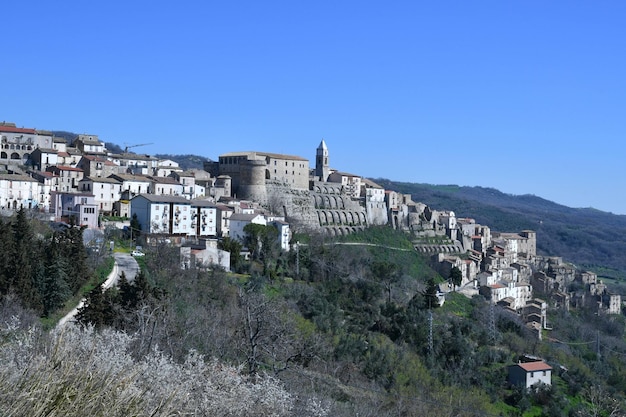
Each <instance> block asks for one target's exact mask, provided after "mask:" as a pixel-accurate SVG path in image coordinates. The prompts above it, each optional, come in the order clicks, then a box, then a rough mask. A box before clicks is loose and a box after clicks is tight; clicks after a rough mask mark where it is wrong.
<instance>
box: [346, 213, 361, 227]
mask: <svg viewBox="0 0 626 417" xmlns="http://www.w3.org/2000/svg"><path fill="white" fill-rule="evenodd" d="M347 217H348V223H350V224H359V223H360V222H359V221H358V220H354V213H353V212H351V211H349V212H348V215H347Z"/></svg>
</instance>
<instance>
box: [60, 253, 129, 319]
mask: <svg viewBox="0 0 626 417" xmlns="http://www.w3.org/2000/svg"><path fill="white" fill-rule="evenodd" d="M113 258H114V259H115V264H114V265H113V270H112V271H111V273H110V274H109V276H108V277H107V279H106V281H104V284H102V287H103V288H104V289H107V288H111V287H113V286H114V285H115V284H117V280H118V279H119V277H120V274H121V273H122V272H124V274H125V275H126V279H128V280H129V281H132V280H133V279H135V275H137V272H139V264H137V261H136V260H135V258H133V257H132V256H130V255H129V254H127V253H114V254H113ZM84 304H85V299H84V298H83V299H82V300H80V303H78V305H77V306H76V307H75V308H74V309H73V310H72V311H70V312H69V313H67V314H66V315H65V317H63V318H62V319H61V320H59V323H58V324H57V329H58V328H61V327H63V325H65V323H67V322H68V321H73V320H74V316H75V315H76V313H78V309H79V308H81V307H82V306H83V305H84Z"/></svg>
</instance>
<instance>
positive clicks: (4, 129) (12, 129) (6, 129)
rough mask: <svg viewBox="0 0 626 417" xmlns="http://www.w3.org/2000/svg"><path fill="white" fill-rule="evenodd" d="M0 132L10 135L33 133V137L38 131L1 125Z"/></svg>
mask: <svg viewBox="0 0 626 417" xmlns="http://www.w3.org/2000/svg"><path fill="white" fill-rule="evenodd" d="M0 132H10V133H31V134H33V135H36V134H37V131H36V130H35V129H25V128H23V127H13V126H6V125H4V126H3V125H2V124H0Z"/></svg>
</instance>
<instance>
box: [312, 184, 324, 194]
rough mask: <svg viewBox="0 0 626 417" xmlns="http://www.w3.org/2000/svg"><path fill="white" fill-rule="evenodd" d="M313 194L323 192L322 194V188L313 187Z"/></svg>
mask: <svg viewBox="0 0 626 417" xmlns="http://www.w3.org/2000/svg"><path fill="white" fill-rule="evenodd" d="M313 192H315V193H321V192H322V190H321V188H320V186H319V185H316V186H315V187H313Z"/></svg>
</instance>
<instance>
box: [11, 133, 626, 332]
mask: <svg viewBox="0 0 626 417" xmlns="http://www.w3.org/2000/svg"><path fill="white" fill-rule="evenodd" d="M0 137H1V149H0V162H1V163H2V165H3V168H4V169H2V173H1V174H0V208H1V209H2V212H3V213H4V214H5V215H7V214H11V212H14V211H15V210H18V209H22V208H24V209H28V210H32V211H36V212H38V213H42V214H44V215H46V216H47V218H49V220H51V221H55V222H65V223H68V224H69V223H72V224H78V225H81V226H84V227H86V228H88V229H93V230H102V229H103V228H105V227H106V226H107V222H106V221H105V220H104V219H106V218H108V217H115V218H123V219H126V222H125V223H123V224H128V223H129V221H130V219H135V220H136V222H137V224H138V225H139V227H138V229H139V230H137V231H136V232H139V231H140V232H141V234H142V236H143V237H144V238H145V243H146V245H148V246H150V245H155V244H157V243H159V242H167V243H168V244H172V245H176V246H178V247H180V249H181V266H182V267H184V268H197V267H206V266H208V265H220V266H221V267H223V268H225V269H228V268H229V265H230V254H229V253H228V252H225V251H223V250H220V249H218V244H217V242H218V241H219V239H222V238H224V237H229V238H232V239H237V240H240V241H241V242H243V241H244V236H245V231H244V228H245V227H246V226H247V225H248V224H259V225H266V226H267V225H271V226H274V227H275V228H276V229H277V230H278V239H279V242H278V243H279V245H280V248H281V249H282V250H284V251H289V250H292V249H293V248H294V246H295V245H296V242H294V241H293V239H292V236H293V233H294V232H318V233H324V234H327V235H330V236H342V235H347V234H351V233H354V232H356V231H359V230H363V229H364V228H367V227H371V226H384V225H388V226H390V227H393V228H395V229H398V230H402V231H405V232H407V233H410V234H411V236H412V237H413V242H414V247H415V249H416V250H417V251H419V252H421V253H424V254H425V255H427V256H429V257H430V259H431V261H432V266H433V268H434V269H435V270H436V271H438V273H439V274H440V275H441V276H442V277H443V278H444V279H446V280H447V281H446V282H444V283H443V284H441V285H440V288H439V289H440V297H439V299H440V302H445V294H446V293H448V292H450V291H460V292H463V293H465V294H468V295H473V294H481V295H483V296H484V297H485V298H486V299H487V300H489V301H490V302H491V303H493V304H497V305H500V306H502V307H503V308H505V309H506V310H508V311H510V312H511V314H516V315H518V316H519V317H520V318H521V319H522V320H523V321H524V322H525V323H526V325H527V327H528V328H529V329H531V330H533V331H534V332H535V334H536V335H537V337H538V338H541V335H542V332H543V330H546V329H549V328H550V324H549V323H548V321H547V314H546V312H547V309H548V308H562V309H569V308H580V307H586V308H591V309H594V310H595V311H597V313H598V314H620V313H621V309H622V301H621V296H620V295H619V294H613V293H611V292H610V291H609V290H608V289H607V287H606V285H605V284H604V283H603V282H602V281H601V280H599V279H598V276H597V275H596V274H595V273H593V272H590V271H585V270H579V269H577V268H575V267H574V266H572V265H571V264H569V263H567V262H564V260H563V259H561V258H559V257H546V256H541V255H538V254H537V253H536V242H537V236H536V233H535V232H534V231H532V230H522V231H517V232H510V231H507V232H503V231H492V230H491V229H490V228H489V226H487V225H481V224H478V223H476V221H475V220H474V219H471V218H461V217H457V216H456V214H455V212H454V211H451V210H446V211H440V210H434V209H432V208H431V207H429V206H428V205H427V204H425V203H422V202H414V201H413V200H412V197H411V196H410V195H404V194H400V193H397V192H394V191H391V190H385V189H383V188H382V187H381V186H379V185H378V184H376V183H375V182H373V181H372V180H370V179H368V178H364V177H362V176H359V175H357V174H351V173H347V172H343V171H341V170H338V169H334V168H332V167H331V165H330V154H329V148H328V146H327V144H326V142H325V141H324V140H322V141H321V143H319V146H318V147H317V148H316V150H315V164H314V166H310V163H309V160H308V159H307V158H306V157H302V156H293V155H283V154H276V153H271V152H263V151H254V152H253V151H249V152H230V153H226V154H223V155H219V157H218V159H217V160H216V161H210V160H209V161H207V162H206V163H205V164H204V167H203V169H190V170H183V169H181V168H180V166H179V164H178V163H176V162H175V161H172V160H163V159H158V158H155V157H151V156H149V155H143V154H136V153H133V152H130V151H129V148H132V147H133V146H129V147H126V148H125V149H124V152H122V153H112V152H109V151H108V150H107V149H106V146H105V144H104V142H102V141H101V140H100V139H99V137H98V136H97V135H86V134H80V135H77V137H76V139H75V140H74V141H73V142H72V143H68V141H67V140H66V139H64V138H60V137H55V135H54V134H53V133H52V132H49V131H43V130H37V129H32V128H22V127H17V126H16V125H15V124H14V123H7V122H3V123H1V124H0ZM135 146H141V145H135ZM127 227H128V226H127ZM130 233H131V235H132V233H133V229H132V228H131V229H130ZM453 277H458V278H456V279H454V278H453ZM455 281H456V282H455Z"/></svg>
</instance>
